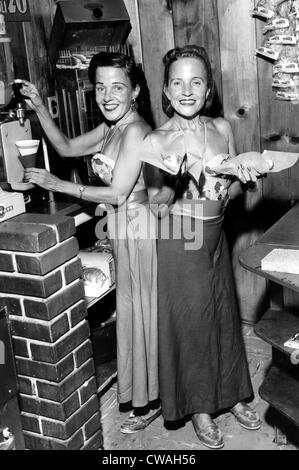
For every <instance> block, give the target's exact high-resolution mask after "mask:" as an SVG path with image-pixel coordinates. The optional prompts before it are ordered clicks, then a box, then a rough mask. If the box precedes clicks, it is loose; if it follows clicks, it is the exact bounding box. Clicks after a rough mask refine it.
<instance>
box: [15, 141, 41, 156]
mask: <svg viewBox="0 0 299 470" xmlns="http://www.w3.org/2000/svg"><path fill="white" fill-rule="evenodd" d="M15 144H16V146H17V149H18V151H19V152H20V155H21V156H22V157H25V156H26V155H35V154H36V152H37V149H38V146H39V140H31V139H28V140H18V141H17V142H16V143H15Z"/></svg>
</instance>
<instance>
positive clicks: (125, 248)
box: [93, 147, 159, 408]
mask: <svg viewBox="0 0 299 470" xmlns="http://www.w3.org/2000/svg"><path fill="white" fill-rule="evenodd" d="M103 155H104V154H103V147H102V149H101V152H100V153H99V154H97V159H98V161H97V164H96V165H95V164H94V165H93V170H94V172H95V174H96V175H97V176H98V177H99V178H101V179H102V181H104V182H105V184H110V183H111V180H112V176H113V170H112V168H111V169H110V170H109V171H107V167H106V165H104V168H103V170H104V171H101V164H100V157H101V156H103ZM104 156H105V155H104ZM103 176H104V178H103ZM149 219H151V224H152V229H153V230H154V231H155V228H154V227H155V222H156V221H155V220H154V218H153V216H152V215H151V212H150V210H149V206H148V198H147V192H146V189H145V184H144V180H143V175H142V171H141V173H140V175H139V178H138V181H137V182H136V184H135V187H134V188H133V190H132V193H131V194H130V196H129V197H128V199H127V205H126V208H123V207H121V208H120V210H118V209H117V208H116V210H115V212H111V211H110V212H109V210H108V234H109V238H110V240H111V244H112V248H113V254H114V259H115V269H116V332H117V333H116V334H117V382H118V401H119V403H128V402H131V404H132V406H133V407H134V408H136V407H144V406H146V405H147V404H148V403H149V402H151V401H155V400H157V398H158V396H159V390H158V339H157V328H158V326H157V255H156V239H155V237H154V236H153V237H152V238H150V237H142V236H140V227H139V225H138V224H140V223H141V224H144V225H146V223H147V222H148V220H149Z"/></svg>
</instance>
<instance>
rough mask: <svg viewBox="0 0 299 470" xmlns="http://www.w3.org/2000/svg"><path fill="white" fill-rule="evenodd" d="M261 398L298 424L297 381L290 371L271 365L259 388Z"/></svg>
mask: <svg viewBox="0 0 299 470" xmlns="http://www.w3.org/2000/svg"><path fill="white" fill-rule="evenodd" d="M296 367H298V366H296ZM259 394H260V396H261V398H263V400H266V401H267V402H268V403H270V405H272V406H273V407H274V408H276V409H277V410H278V411H279V412H280V413H281V414H283V415H284V416H286V417H287V418H288V419H290V420H291V421H293V423H295V424H296V425H297V426H299V381H298V377H297V378H294V377H293V376H292V375H291V373H290V371H289V370H288V371H285V370H283V369H281V368H278V367H276V366H272V367H271V369H270V371H269V372H268V374H267V377H266V379H265V381H264V382H263V384H262V385H261V387H260V389H259Z"/></svg>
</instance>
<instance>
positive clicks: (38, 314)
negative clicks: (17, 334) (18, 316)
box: [24, 280, 84, 320]
mask: <svg viewBox="0 0 299 470" xmlns="http://www.w3.org/2000/svg"><path fill="white" fill-rule="evenodd" d="M83 298H84V285H83V282H82V280H78V281H77V282H75V283H74V284H71V285H70V286H68V287H66V288H64V289H62V290H61V291H59V292H58V293H56V294H54V295H53V296H51V297H50V298H48V299H46V300H42V299H40V300H28V299H24V308H25V313H26V316H27V317H31V318H39V319H41V320H52V318H54V317H56V316H57V315H59V314H60V313H61V312H63V311H64V310H66V309H67V308H69V307H70V306H71V305H73V304H75V303H77V302H78V301H79V300H81V299H83Z"/></svg>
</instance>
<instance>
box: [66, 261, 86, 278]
mask: <svg viewBox="0 0 299 470" xmlns="http://www.w3.org/2000/svg"><path fill="white" fill-rule="evenodd" d="M81 274H82V264H81V260H80V259H79V258H76V259H75V261H73V262H72V263H69V264H67V265H66V266H65V268H64V275H65V282H66V284H70V283H71V282H73V281H75V279H78V278H79V277H81Z"/></svg>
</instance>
